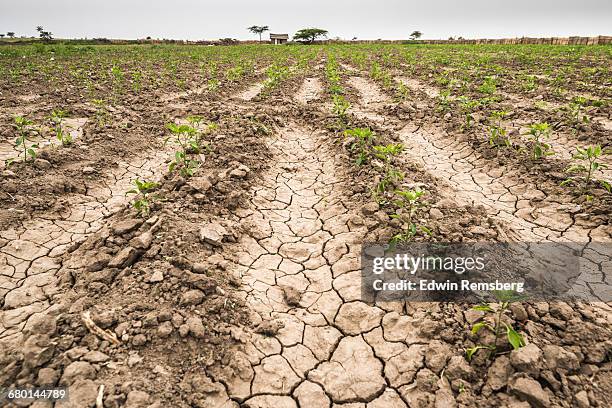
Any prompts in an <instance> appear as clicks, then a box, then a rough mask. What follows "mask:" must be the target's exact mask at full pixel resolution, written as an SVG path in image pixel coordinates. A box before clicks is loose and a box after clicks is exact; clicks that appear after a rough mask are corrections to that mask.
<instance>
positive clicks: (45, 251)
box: [0, 150, 170, 339]
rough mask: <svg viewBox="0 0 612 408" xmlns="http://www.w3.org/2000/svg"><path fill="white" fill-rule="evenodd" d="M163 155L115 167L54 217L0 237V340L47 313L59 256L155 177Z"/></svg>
mask: <svg viewBox="0 0 612 408" xmlns="http://www.w3.org/2000/svg"><path fill="white" fill-rule="evenodd" d="M169 154H170V153H169V151H168V150H165V151H164V150H157V151H153V152H151V153H148V154H146V155H145V156H143V157H136V158H133V159H132V160H130V162H123V161H121V162H119V164H118V168H116V169H113V170H112V171H109V172H108V174H107V175H106V176H105V178H104V179H102V180H101V181H100V182H99V184H97V185H96V186H93V187H91V188H90V189H88V191H87V192H86V193H85V194H79V195H74V196H68V197H66V199H65V202H64V203H63V208H62V210H61V212H60V213H57V214H55V213H54V214H43V215H41V216H40V217H37V218H34V219H31V220H29V221H26V222H24V223H22V224H21V225H20V226H19V227H15V228H11V229H9V230H6V231H3V232H1V233H0V267H1V269H0V296H1V299H2V302H1V303H2V310H1V311H0V339H4V338H10V337H11V336H12V335H15V334H18V333H20V332H21V330H22V329H23V328H24V326H25V325H26V322H27V321H28V319H29V318H30V317H31V316H32V315H34V314H37V313H42V312H43V311H45V310H46V309H48V308H49V306H50V304H51V298H52V297H53V295H54V294H56V293H57V290H58V288H57V276H56V272H57V271H58V270H59V269H60V268H61V266H62V257H63V255H64V254H65V253H67V252H70V251H71V250H73V249H74V248H76V246H77V245H78V244H80V243H81V242H83V240H84V239H85V238H86V237H87V236H89V235H90V234H92V233H95V232H96V231H98V230H99V229H100V228H101V227H102V225H103V224H104V219H105V217H107V216H108V215H109V214H111V213H112V212H114V211H116V210H117V209H119V208H121V206H122V205H123V204H124V203H125V202H127V201H128V200H129V199H128V198H126V196H125V192H126V191H128V190H129V189H130V188H131V183H132V182H133V181H134V180H135V179H136V178H142V179H149V180H151V179H155V178H157V177H159V175H160V173H161V170H162V169H163V167H164V163H165V161H166V160H167V158H168V157H169Z"/></svg>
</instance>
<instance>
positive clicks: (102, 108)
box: [91, 99, 110, 126]
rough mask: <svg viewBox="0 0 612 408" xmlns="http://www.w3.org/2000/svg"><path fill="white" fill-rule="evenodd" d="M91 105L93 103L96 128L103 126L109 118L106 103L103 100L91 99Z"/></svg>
mask: <svg viewBox="0 0 612 408" xmlns="http://www.w3.org/2000/svg"><path fill="white" fill-rule="evenodd" d="M91 103H93V105H94V106H95V108H96V113H95V115H96V122H97V123H98V126H104V125H105V124H106V122H107V120H108V118H109V116H110V114H109V111H108V106H107V104H106V101H104V100H103V99H92V101H91Z"/></svg>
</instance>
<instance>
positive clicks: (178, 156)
mask: <svg viewBox="0 0 612 408" xmlns="http://www.w3.org/2000/svg"><path fill="white" fill-rule="evenodd" d="M166 128H168V130H170V132H171V135H170V136H168V137H167V138H166V140H165V143H168V141H169V140H170V139H171V138H174V141H175V142H176V143H177V144H178V145H179V146H180V150H178V151H176V152H175V153H174V160H173V161H172V162H171V163H170V167H169V169H168V170H169V171H171V172H172V171H174V169H175V168H176V167H177V166H179V167H180V170H179V171H180V174H181V176H183V177H191V176H193V173H194V172H195V170H196V169H197V168H198V167H199V166H200V161H198V160H195V159H192V158H191V156H190V154H191V153H196V154H197V153H200V146H199V145H198V143H197V138H196V134H197V130H196V129H195V128H194V127H192V126H189V125H177V124H176V123H168V124H167V125H166Z"/></svg>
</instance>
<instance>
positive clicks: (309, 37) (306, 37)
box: [293, 28, 328, 44]
mask: <svg viewBox="0 0 612 408" xmlns="http://www.w3.org/2000/svg"><path fill="white" fill-rule="evenodd" d="M327 33H328V31H327V30H323V29H322V28H303V29H301V30H300V31H298V32H297V33H295V35H294V36H293V39H294V40H298V41H302V42H305V43H307V44H312V43H313V42H314V41H315V40H316V39H317V38H319V37H327Z"/></svg>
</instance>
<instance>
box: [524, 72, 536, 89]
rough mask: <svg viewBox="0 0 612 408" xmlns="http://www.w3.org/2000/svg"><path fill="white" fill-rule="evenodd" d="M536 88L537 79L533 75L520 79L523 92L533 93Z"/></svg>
mask: <svg viewBox="0 0 612 408" xmlns="http://www.w3.org/2000/svg"><path fill="white" fill-rule="evenodd" d="M537 87H538V83H537V79H536V77H535V76H533V75H525V76H523V77H522V78H521V88H522V89H523V91H525V92H533V91H535V90H536V88H537Z"/></svg>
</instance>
